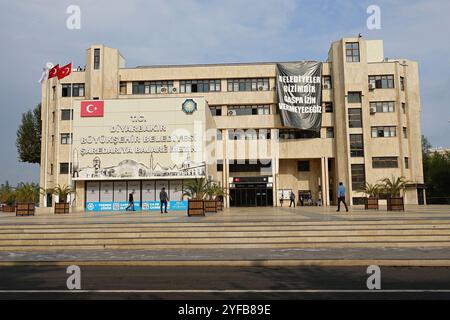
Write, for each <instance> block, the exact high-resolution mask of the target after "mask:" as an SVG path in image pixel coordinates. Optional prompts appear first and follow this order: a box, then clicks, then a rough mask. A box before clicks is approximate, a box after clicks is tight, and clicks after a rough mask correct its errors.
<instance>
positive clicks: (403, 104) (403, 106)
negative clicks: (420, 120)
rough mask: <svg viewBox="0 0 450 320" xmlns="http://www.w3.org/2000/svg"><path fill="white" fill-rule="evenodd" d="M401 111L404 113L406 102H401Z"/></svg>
mask: <svg viewBox="0 0 450 320" xmlns="http://www.w3.org/2000/svg"><path fill="white" fill-rule="evenodd" d="M402 112H403V113H404V114H406V103H404V102H402Z"/></svg>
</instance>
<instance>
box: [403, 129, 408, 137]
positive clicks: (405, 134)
mask: <svg viewBox="0 0 450 320" xmlns="http://www.w3.org/2000/svg"><path fill="white" fill-rule="evenodd" d="M403 138H405V139H408V128H406V127H403Z"/></svg>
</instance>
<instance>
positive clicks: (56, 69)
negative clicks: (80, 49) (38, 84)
mask: <svg viewBox="0 0 450 320" xmlns="http://www.w3.org/2000/svg"><path fill="white" fill-rule="evenodd" d="M58 72H59V64H57V65H56V66H54V67H53V68H51V69H50V70H49V71H48V78H49V79H51V78H54V77H56V76H57V75H58Z"/></svg>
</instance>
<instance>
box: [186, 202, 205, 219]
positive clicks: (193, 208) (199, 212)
mask: <svg viewBox="0 0 450 320" xmlns="http://www.w3.org/2000/svg"><path fill="white" fill-rule="evenodd" d="M187 214H188V216H189V217H190V216H205V201H203V200H197V199H189V200H188V212H187Z"/></svg>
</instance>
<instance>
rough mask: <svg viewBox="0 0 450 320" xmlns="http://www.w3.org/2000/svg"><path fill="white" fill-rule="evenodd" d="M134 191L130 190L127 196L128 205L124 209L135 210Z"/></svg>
mask: <svg viewBox="0 0 450 320" xmlns="http://www.w3.org/2000/svg"><path fill="white" fill-rule="evenodd" d="M133 193H134V192H131V193H130V194H129V196H128V207H127V208H126V209H125V211H136V210H135V209H134V196H133Z"/></svg>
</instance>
